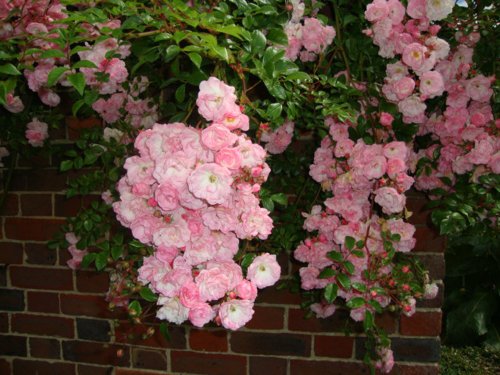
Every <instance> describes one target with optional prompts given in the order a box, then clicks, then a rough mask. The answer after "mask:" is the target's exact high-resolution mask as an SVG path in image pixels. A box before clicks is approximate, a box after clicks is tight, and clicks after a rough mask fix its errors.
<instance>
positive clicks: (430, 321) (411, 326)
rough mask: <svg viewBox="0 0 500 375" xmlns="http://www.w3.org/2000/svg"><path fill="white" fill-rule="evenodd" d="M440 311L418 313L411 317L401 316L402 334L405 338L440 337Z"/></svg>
mask: <svg viewBox="0 0 500 375" xmlns="http://www.w3.org/2000/svg"><path fill="white" fill-rule="evenodd" d="M441 315H442V314H441V312H440V311H417V312H416V313H415V314H413V315H412V316H411V317H407V316H405V315H402V316H401V321H400V329H399V331H400V333H401V334H402V335H405V336H439V334H440V333H441Z"/></svg>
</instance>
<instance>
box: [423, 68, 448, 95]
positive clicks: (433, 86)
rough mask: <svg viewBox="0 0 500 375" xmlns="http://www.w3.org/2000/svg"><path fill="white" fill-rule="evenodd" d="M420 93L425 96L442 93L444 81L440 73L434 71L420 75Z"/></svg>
mask: <svg viewBox="0 0 500 375" xmlns="http://www.w3.org/2000/svg"><path fill="white" fill-rule="evenodd" d="M419 89H420V93H421V94H422V95H424V96H425V97H427V98H434V97H436V96H441V95H443V92H444V81H443V76H442V75H441V73H439V72H436V71H430V72H425V73H424V74H422V75H421V76H420V87H419Z"/></svg>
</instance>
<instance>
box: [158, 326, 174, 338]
mask: <svg viewBox="0 0 500 375" xmlns="http://www.w3.org/2000/svg"><path fill="white" fill-rule="evenodd" d="M160 333H161V334H162V336H163V337H165V339H166V340H167V341H171V340H172V338H171V337H170V332H168V325H167V323H165V322H161V323H160Z"/></svg>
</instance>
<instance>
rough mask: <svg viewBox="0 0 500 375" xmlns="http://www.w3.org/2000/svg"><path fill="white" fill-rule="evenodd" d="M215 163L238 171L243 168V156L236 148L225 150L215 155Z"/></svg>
mask: <svg viewBox="0 0 500 375" xmlns="http://www.w3.org/2000/svg"><path fill="white" fill-rule="evenodd" d="M215 162H216V163H217V164H219V165H221V166H223V167H226V168H228V169H232V170H236V169H239V168H240V167H241V162H242V158H241V154H240V153H239V151H238V150H237V149H236V148H228V147H226V148H223V149H221V150H219V151H218V152H217V154H215Z"/></svg>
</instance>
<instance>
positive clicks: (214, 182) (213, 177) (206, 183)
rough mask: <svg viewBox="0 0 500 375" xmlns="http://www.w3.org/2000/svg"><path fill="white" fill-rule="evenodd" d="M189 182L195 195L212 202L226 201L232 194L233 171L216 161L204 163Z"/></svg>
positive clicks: (194, 172)
mask: <svg viewBox="0 0 500 375" xmlns="http://www.w3.org/2000/svg"><path fill="white" fill-rule="evenodd" d="M187 182H188V187H189V190H190V191H191V193H193V195H194V196H195V197H197V198H201V199H205V200H206V201H207V202H208V203H210V204H222V203H225V202H226V201H227V200H228V199H229V197H230V196H231V192H232V191H231V184H232V183H233V178H232V177H231V172H229V170H228V169H227V168H225V167H222V166H220V165H218V164H215V163H207V164H203V165H201V166H199V167H198V168H196V169H195V170H194V171H193V172H192V173H191V175H190V176H189V177H188V180H187Z"/></svg>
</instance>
